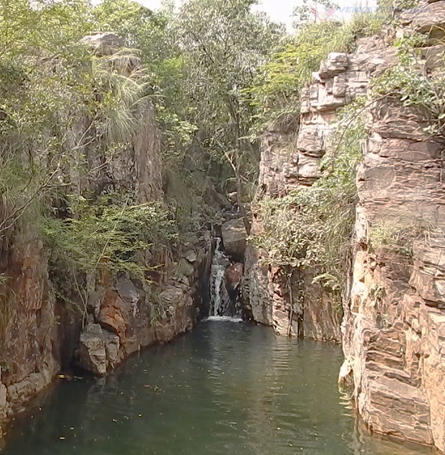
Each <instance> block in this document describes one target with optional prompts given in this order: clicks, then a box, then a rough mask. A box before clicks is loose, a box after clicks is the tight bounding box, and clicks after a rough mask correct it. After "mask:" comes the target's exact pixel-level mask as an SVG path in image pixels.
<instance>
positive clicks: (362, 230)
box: [343, 2, 445, 451]
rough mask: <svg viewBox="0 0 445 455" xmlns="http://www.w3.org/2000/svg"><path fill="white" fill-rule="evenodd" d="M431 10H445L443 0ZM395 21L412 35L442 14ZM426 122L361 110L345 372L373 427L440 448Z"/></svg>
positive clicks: (444, 199)
mask: <svg viewBox="0 0 445 455" xmlns="http://www.w3.org/2000/svg"><path fill="white" fill-rule="evenodd" d="M432 6H433V7H434V9H435V10H437V9H439V10H440V11H445V2H437V3H434V4H433V5H432ZM403 17H405V23H406V24H408V23H411V25H413V26H414V28H416V29H418V31H430V29H431V27H432V26H433V25H434V24H433V22H434V21H436V20H439V19H440V17H439V16H437V15H430V16H429V17H428V18H427V17H425V15H420V16H418V17H416V18H415V20H414V21H413V19H414V18H413V17H412V18H411V20H409V21H408V20H406V18H407V17H408V15H406V14H404V15H403ZM422 21H423V22H422ZM425 21H427V22H428V21H429V22H428V24H429V26H428V27H427V28H425V27H424V26H421V25H422V24H424V23H425ZM422 27H423V28H422ZM422 53H423V55H424V56H425V71H426V73H427V74H428V73H434V70H435V68H436V67H437V60H436V59H434V58H431V56H432V55H435V54H436V53H437V49H435V48H424V49H423V50H422ZM436 55H437V54H436ZM442 65H443V64H442ZM427 121H428V119H427V117H426V114H425V112H424V111H422V110H420V109H414V108H408V107H403V106H401V104H400V103H399V102H398V101H395V100H393V99H390V98H387V99H382V100H380V101H378V102H377V103H376V104H375V105H374V106H372V108H371V109H370V110H369V114H368V129H369V131H370V133H371V136H370V138H369V140H368V141H367V144H366V146H365V147H364V161H363V164H362V165H361V167H360V169H359V174H358V191H359V198H360V203H359V206H358V208H357V221H356V236H355V258H354V268H353V283H352V290H351V299H350V303H349V304H347V305H346V306H345V318H344V321H343V345H344V352H345V356H346V359H347V360H346V362H347V363H346V364H345V366H344V369H343V373H344V374H347V373H348V372H349V373H350V374H351V376H352V378H353V380H354V397H355V399H356V403H357V408H358V410H359V412H360V414H361V415H362V416H363V418H364V420H365V422H366V423H367V424H368V426H369V427H370V428H371V429H373V430H375V431H378V432H382V433H386V434H391V435H394V436H396V437H400V438H403V439H409V440H412V441H416V442H420V443H425V444H431V445H434V446H436V447H438V448H439V449H440V450H442V451H444V450H445V439H444V436H445V435H444V432H445V426H444V417H443V416H444V412H445V388H444V383H443V382H444V380H443V377H444V367H445V363H444V359H443V333H445V332H444V330H445V325H444V324H445V314H444V313H443V308H444V298H445V294H444V292H445V288H444V286H443V284H444V281H443V280H444V263H443V259H442V256H443V250H444V245H445V236H444V223H445V205H444V204H445V187H444V184H443V150H444V147H445V143H444V142H443V141H442V140H439V139H436V138H434V137H431V136H430V135H428V134H427V133H425V132H424V128H425V126H426V125H427ZM385 232H387V233H388V234H389V235H393V234H394V233H395V232H399V233H404V236H405V237H404V238H405V239H415V240H414V244H413V247H412V251H411V248H410V247H409V243H410V242H409V241H408V240H406V242H407V244H403V242H402V243H401V244H396V245H391V244H390V243H391V242H385V241H384V242H379V235H380V236H382V235H383V236H385ZM388 243H389V244H388Z"/></svg>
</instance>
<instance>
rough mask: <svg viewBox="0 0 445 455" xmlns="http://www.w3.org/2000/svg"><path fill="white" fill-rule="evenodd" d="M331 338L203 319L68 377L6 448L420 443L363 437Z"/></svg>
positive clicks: (414, 453)
mask: <svg viewBox="0 0 445 455" xmlns="http://www.w3.org/2000/svg"><path fill="white" fill-rule="evenodd" d="M341 362H342V355H341V350H340V348H339V347H338V346H333V345H330V344H323V343H316V342H312V341H308V340H305V341H296V340H294V341H290V340H288V339H286V338H282V337H280V338H278V337H275V335H274V334H273V332H272V331H271V330H269V329H267V328H264V327H256V326H251V325H246V324H239V323H233V322H215V321H209V322H206V323H204V324H202V325H201V326H200V327H199V328H198V329H197V330H195V331H194V332H193V333H191V334H189V335H186V336H184V337H182V338H180V339H178V340H176V341H175V342H173V343H172V344H169V345H167V346H163V347H159V348H154V349H150V350H148V351H146V352H145V353H143V354H142V355H141V356H140V357H137V358H136V357H135V358H133V359H131V360H129V361H128V362H127V363H126V364H125V366H124V367H123V368H122V369H121V370H120V371H118V372H116V373H115V374H113V375H111V376H109V377H108V378H106V379H101V380H81V381H74V382H67V383H64V384H62V385H61V386H60V387H58V388H56V389H55V390H54V391H53V393H52V394H51V396H50V397H48V398H47V400H46V402H45V404H44V406H43V407H42V409H41V410H37V411H36V412H35V413H34V415H33V417H32V418H28V419H27V420H26V422H22V424H21V425H16V428H15V429H14V431H13V432H12V434H11V436H10V439H9V443H8V444H7V446H6V448H5V449H4V451H3V452H2V455H74V454H76V455H87V454H88V455H112V454H116V455H117V454H119V455H152V454H160V455H179V454H184V455H204V454H205V455H208V454H211V455H220V454H221V455H222V454H224V455H228V454H230V455H232V454H240V455H286V454H296V453H302V454H306V455H325V454H326V455H328V454H329V455H348V454H354V455H359V454H360V455H362V454H365V455H366V454H368V455H418V454H426V453H428V454H429V453H432V452H431V451H430V450H429V449H425V448H421V447H415V448H412V447H407V446H404V445H400V444H397V443H395V442H391V441H385V440H381V439H379V438H376V437H371V436H370V435H369V434H368V433H367V432H366V431H364V430H363V428H362V426H361V425H360V424H358V423H357V421H356V419H355V418H354V415H353V411H352V410H351V409H350V406H348V403H347V402H344V401H345V400H344V397H343V398H342V397H341V396H340V394H339V392H338V390H337V373H338V371H339V368H340V365H341Z"/></svg>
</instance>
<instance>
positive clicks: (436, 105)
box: [372, 34, 445, 135]
mask: <svg viewBox="0 0 445 455" xmlns="http://www.w3.org/2000/svg"><path fill="white" fill-rule="evenodd" d="M426 40H427V37H426V36H425V35H420V34H408V35H405V36H403V37H402V38H400V39H398V40H397V42H396V46H397V47H398V59H399V63H398V65H396V66H395V67H393V68H390V69H388V70H387V71H385V73H384V74H383V75H382V76H380V77H378V78H375V79H374V80H373V84H372V88H373V90H374V92H375V94H376V95H377V96H381V95H386V96H391V97H395V98H397V99H398V100H400V101H401V103H402V105H403V106H407V107H409V106H414V107H417V108H419V109H421V110H422V112H423V114H424V117H425V119H426V120H427V121H428V123H429V126H428V127H427V128H426V132H427V133H429V134H431V135H438V134H441V133H442V132H443V128H444V125H445V91H444V82H445V78H444V76H443V75H440V74H439V75H434V77H431V76H429V75H428V74H426V72H425V70H424V62H422V61H421V46H424V45H426ZM444 67H445V65H444Z"/></svg>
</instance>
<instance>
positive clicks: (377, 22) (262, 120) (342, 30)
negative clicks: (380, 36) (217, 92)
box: [245, 13, 383, 133]
mask: <svg viewBox="0 0 445 455" xmlns="http://www.w3.org/2000/svg"><path fill="white" fill-rule="evenodd" d="M382 22H383V19H382V17H381V16H378V15H376V14H372V13H358V14H356V15H354V17H353V18H352V20H351V21H350V22H348V23H346V24H344V23H343V22H340V21H334V20H330V21H324V22H319V23H306V24H305V25H304V26H303V27H301V29H300V30H299V32H298V33H297V34H296V35H295V36H292V37H289V38H288V39H287V40H285V42H284V43H283V45H282V46H281V47H280V48H279V49H277V50H276V51H274V53H273V54H272V56H271V58H270V59H269V61H268V63H266V64H265V65H264V66H263V67H262V68H261V71H260V73H259V74H258V76H257V77H256V79H255V83H254V84H253V85H252V86H251V87H249V88H248V89H246V91H245V93H246V96H247V97H248V98H249V99H250V103H251V104H252V106H253V107H254V108H255V115H256V119H257V123H256V124H255V133H257V132H258V131H262V130H263V129H264V127H265V126H266V125H268V124H269V123H270V122H274V121H277V122H279V123H281V124H283V123H284V124H286V123H289V121H290V119H292V118H295V117H296V116H297V115H298V114H299V103H298V101H299V97H300V93H301V90H302V88H303V87H304V86H305V85H306V84H307V83H308V82H309V81H310V79H311V78H312V73H313V72H315V71H318V69H319V68H320V63H321V62H322V61H323V60H324V59H326V57H327V56H328V54H329V53H330V52H351V51H352V50H353V49H354V46H355V44H356V40H357V39H358V38H360V37H364V36H371V35H374V34H375V33H378V32H379V31H380V29H381V26H382Z"/></svg>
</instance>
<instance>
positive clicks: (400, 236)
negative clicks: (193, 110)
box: [368, 218, 432, 258]
mask: <svg viewBox="0 0 445 455" xmlns="http://www.w3.org/2000/svg"><path fill="white" fill-rule="evenodd" d="M431 229H432V225H431V224H427V223H421V222H416V221H413V220H412V218H406V219H402V218H398V219H393V220H385V221H381V222H379V223H376V224H374V225H373V226H371V227H370V228H369V234H368V239H369V243H370V246H371V247H372V249H373V250H375V251H378V250H389V251H393V252H395V253H397V254H400V255H402V256H405V257H407V258H411V257H412V256H413V242H414V241H415V240H418V239H422V238H426V237H427V236H428V232H429V231H430V230H431Z"/></svg>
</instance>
